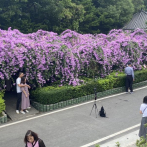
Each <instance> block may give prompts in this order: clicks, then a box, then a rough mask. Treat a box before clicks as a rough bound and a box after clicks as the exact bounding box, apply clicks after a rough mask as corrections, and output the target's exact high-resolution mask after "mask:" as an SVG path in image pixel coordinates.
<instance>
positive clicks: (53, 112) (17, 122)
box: [0, 86, 147, 129]
mask: <svg viewBox="0 0 147 147" xmlns="http://www.w3.org/2000/svg"><path fill="white" fill-rule="evenodd" d="M145 88H147V86H145V87H141V88H138V89H135V90H134V91H137V90H141V89H145ZM122 94H125V92H122V93H119V94H115V95H111V96H107V97H104V98H100V99H97V101H101V100H104V99H108V98H112V97H115V96H119V95H122ZM92 102H93V100H92V101H89V102H85V103H82V104H78V105H75V106H71V107H67V108H63V109H60V110H56V111H52V112H49V113H45V114H42V115H38V116H35V117H32V118H27V119H24V120H20V121H16V122H13V123H9V124H6V125H2V126H0V129H1V128H4V127H8V126H12V125H15V124H19V123H22V122H26V121H29V120H33V119H36V118H40V117H44V116H47V115H51V114H55V113H58V112H62V111H65V110H69V109H72V108H76V107H79V106H83V105H86V104H89V103H92Z"/></svg>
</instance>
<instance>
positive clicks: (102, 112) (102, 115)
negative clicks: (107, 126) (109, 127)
mask: <svg viewBox="0 0 147 147" xmlns="http://www.w3.org/2000/svg"><path fill="white" fill-rule="evenodd" d="M99 115H100V116H101V117H106V112H105V110H104V107H103V106H102V107H101V110H100V111H99Z"/></svg>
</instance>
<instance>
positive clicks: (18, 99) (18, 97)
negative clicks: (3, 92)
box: [16, 92, 22, 110]
mask: <svg viewBox="0 0 147 147" xmlns="http://www.w3.org/2000/svg"><path fill="white" fill-rule="evenodd" d="M21 95H22V92H20V93H17V103H16V110H19V105H20V104H21Z"/></svg>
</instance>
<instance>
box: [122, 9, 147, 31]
mask: <svg viewBox="0 0 147 147" xmlns="http://www.w3.org/2000/svg"><path fill="white" fill-rule="evenodd" d="M146 23H147V12H145V11H143V10H141V11H140V12H139V13H136V14H134V15H133V18H132V20H131V21H130V22H129V23H128V24H127V25H126V26H124V27H123V29H124V30H135V29H138V28H139V29H147V24H146Z"/></svg>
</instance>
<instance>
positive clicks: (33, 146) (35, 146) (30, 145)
mask: <svg viewBox="0 0 147 147" xmlns="http://www.w3.org/2000/svg"><path fill="white" fill-rule="evenodd" d="M34 144H35V143H33V145H32V143H30V142H27V147H39V142H38V141H37V142H36V144H35V145H34Z"/></svg>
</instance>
